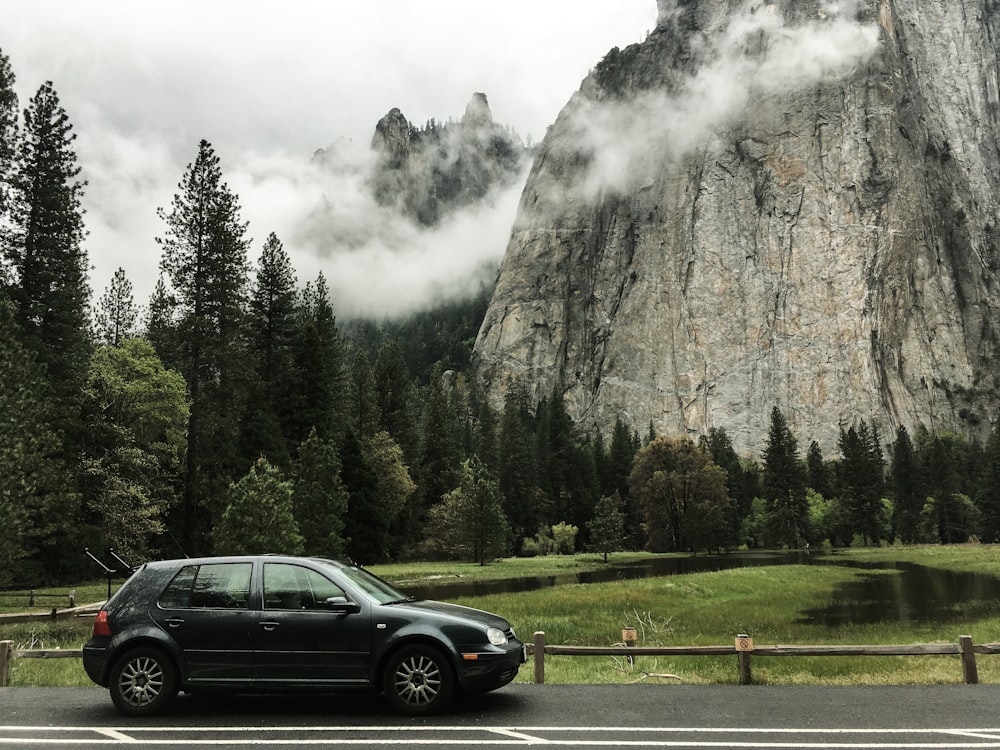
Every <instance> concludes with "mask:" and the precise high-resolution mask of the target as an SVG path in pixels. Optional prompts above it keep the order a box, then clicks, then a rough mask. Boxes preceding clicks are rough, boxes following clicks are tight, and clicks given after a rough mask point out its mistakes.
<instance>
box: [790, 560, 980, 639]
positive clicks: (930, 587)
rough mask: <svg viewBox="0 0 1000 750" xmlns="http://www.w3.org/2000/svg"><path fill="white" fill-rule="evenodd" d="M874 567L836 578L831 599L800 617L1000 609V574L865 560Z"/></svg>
mask: <svg viewBox="0 0 1000 750" xmlns="http://www.w3.org/2000/svg"><path fill="white" fill-rule="evenodd" d="M838 562H839V563H840V564H846V565H850V566H851V567H859V568H865V569H868V570H881V571H888V572H880V573H871V574H868V575H863V576H859V577H858V578H856V579H854V580H851V581H846V582H844V583H841V584H838V585H837V587H836V588H835V589H834V592H833V598H832V600H831V602H830V603H829V604H828V605H826V606H824V607H818V608H815V609H809V610H806V611H805V612H803V613H802V617H800V618H799V620H798V622H801V623H809V624H816V625H826V626H830V627H834V626H838V625H854V624H869V623H879V622H914V623H930V622H933V623H941V624H947V623H950V622H959V621H965V620H969V619H973V618H979V617H986V616H989V615H993V614H1000V579H998V578H996V577H994V576H991V575H984V574H981V573H960V572H956V571H952V570H941V569H938V568H927V567H924V566H923V565H917V564H915V563H903V562H896V563H879V564H862V563H851V562H841V561H838Z"/></svg>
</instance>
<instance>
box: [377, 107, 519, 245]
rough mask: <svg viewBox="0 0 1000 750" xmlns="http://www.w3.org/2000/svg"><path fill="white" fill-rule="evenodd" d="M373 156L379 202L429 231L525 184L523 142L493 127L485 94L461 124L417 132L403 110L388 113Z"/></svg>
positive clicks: (433, 123) (379, 129)
mask: <svg viewBox="0 0 1000 750" xmlns="http://www.w3.org/2000/svg"><path fill="white" fill-rule="evenodd" d="M372 151H373V152H374V153H375V154H376V155H377V158H376V163H375V164H374V167H373V170H372V174H371V177H370V179H369V184H370V186H371V189H372V192H373V194H374V195H375V197H376V199H377V200H378V201H379V202H380V203H381V204H383V205H392V206H397V207H398V208H399V209H400V210H402V211H403V212H404V213H406V214H408V215H409V216H411V217H412V218H414V219H416V220H417V221H419V222H420V223H421V224H424V225H433V224H436V223H437V222H438V221H439V220H440V219H441V218H442V217H443V216H444V215H446V214H447V213H449V212H450V211H454V210H455V209H457V208H461V207H463V206H468V205H470V204H473V203H476V202H477V201H480V200H482V199H483V198H485V197H486V196H487V195H488V194H489V192H490V191H491V190H493V189H497V188H499V189H502V188H504V187H506V186H508V185H511V184H513V183H514V182H515V181H517V180H518V179H522V178H523V172H522V170H521V164H522V161H523V160H524V158H525V153H526V149H525V147H524V145H523V144H522V143H521V139H520V138H519V137H517V136H516V135H515V134H514V133H513V132H512V131H510V130H509V129H508V128H505V127H504V126H502V125H500V124H498V123H496V122H494V120H493V113H492V112H491V111H490V105H489V102H488V101H487V99H486V94H483V93H475V94H473V95H472V99H471V100H470V101H469V103H468V105H467V106H466V108H465V113H464V114H463V115H462V117H461V119H459V120H458V121H457V122H456V121H451V122H447V123H439V122H437V121H434V120H432V121H430V122H428V123H427V124H426V125H425V126H424V127H423V128H417V127H414V126H413V125H412V124H411V123H410V122H409V121H408V120H407V119H406V116H405V115H404V114H403V113H402V112H401V111H400V110H399V109H398V108H393V109H391V110H389V112H388V114H386V115H385V117H383V118H382V119H381V120H379V121H378V124H377V125H376V126H375V134H374V135H373V136H372Z"/></svg>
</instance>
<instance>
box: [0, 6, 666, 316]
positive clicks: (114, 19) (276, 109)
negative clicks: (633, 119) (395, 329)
mask: <svg viewBox="0 0 1000 750" xmlns="http://www.w3.org/2000/svg"><path fill="white" fill-rule="evenodd" d="M0 11H2V13H0V15H2V17H3V34H2V37H0V49H2V51H3V52H4V53H5V54H6V55H7V56H8V57H9V58H10V62H11V66H12V68H13V70H14V73H15V75H16V76H17V89H18V93H19V96H20V98H21V103H22V105H25V104H26V103H27V100H28V98H29V97H30V96H31V95H32V94H33V93H34V91H35V90H36V89H37V87H38V86H39V85H40V84H41V83H42V82H43V81H45V80H52V81H53V82H54V85H55V88H56V91H57V92H58V94H59V96H60V99H61V101H62V103H63V106H64V107H65V108H66V110H67V112H68V114H69V117H70V121H71V122H72V124H73V126H74V131H75V132H76V133H77V135H78V141H77V153H78V157H79V163H80V166H81V167H82V169H83V172H82V175H81V176H82V177H83V178H84V179H86V180H88V183H89V184H88V187H87V188H86V191H85V195H84V207H85V208H86V210H87V216H86V225H87V229H88V230H89V236H88V238H87V241H86V248H87V251H88V253H89V257H90V260H91V263H92V265H93V271H92V273H91V286H92V287H93V289H94V292H95V297H97V296H99V295H100V293H101V292H102V291H103V289H104V288H105V287H106V286H107V284H108V283H109V281H110V279H111V276H112V274H113V273H114V271H115V269H116V268H118V267H119V266H122V267H124V268H125V270H126V273H127V275H128V277H129V279H130V280H131V281H132V283H133V285H134V287H135V293H136V300H137V302H139V303H144V302H145V301H146V300H147V298H148V295H149V292H150V291H151V290H152V287H153V284H154V283H155V280H156V276H157V273H158V270H157V269H158V262H159V249H158V247H157V245H156V243H155V237H156V236H159V235H162V234H163V226H162V222H160V221H159V219H158V218H157V217H156V208H157V207H168V206H169V204H170V201H171V199H172V197H173V195H174V193H175V192H176V191H177V184H178V182H179V181H180V179H181V177H182V175H183V172H184V169H185V167H186V166H187V164H189V163H190V162H191V161H192V160H193V159H194V157H195V155H196V153H197V146H198V142H199V141H200V140H201V139H205V140H208V141H209V142H211V143H212V144H213V147H214V148H215V151H216V153H217V155H218V156H219V158H220V160H221V165H222V169H223V173H224V177H225V179H226V181H227V182H228V184H229V185H230V187H231V188H232V189H233V190H234V192H236V193H237V195H238V196H239V198H240V203H241V205H242V207H243V218H244V219H246V220H248V221H249V222H250V230H249V231H250V235H251V236H253V237H254V238H255V242H254V248H253V252H252V256H253V257H254V258H255V257H256V254H257V253H259V250H260V247H261V245H262V244H263V241H264V239H265V238H266V236H267V235H268V234H269V233H270V232H272V231H273V232H276V233H277V234H278V236H279V237H280V238H281V239H282V241H283V242H284V243H285V246H286V249H288V250H289V252H290V254H291V255H292V256H293V260H294V262H295V263H296V270H297V271H298V275H299V279H300V282H302V283H304V282H305V281H307V280H310V279H312V278H315V275H316V273H318V271H320V270H323V271H324V273H325V274H326V275H327V277H328V278H329V280H330V281H331V288H332V290H333V293H334V304H335V305H336V307H337V310H338V314H341V315H343V314H350V313H351V312H354V311H356V310H358V309H361V308H364V309H366V310H371V311H376V312H382V311H386V312H389V311H392V310H397V309H400V308H403V307H405V308H412V307H413V306H415V305H419V304H421V303H422V302H425V301H426V300H427V299H430V298H432V297H433V296H435V295H438V294H441V293H444V291H445V290H448V289H449V288H452V287H453V286H455V285H456V284H459V283H460V281H459V280H458V279H457V278H456V276H457V275H458V274H460V273H462V272H464V271H465V270H468V269H469V268H471V267H472V266H471V265H470V262H471V260H472V259H477V260H478V261H483V260H485V261H487V262H492V263H494V264H496V263H498V262H499V260H500V257H501V255H502V253H503V249H504V247H505V245H506V241H507V239H508V234H509V229H510V224H511V223H512V220H513V213H514V210H513V208H512V203H513V199H512V198H511V197H510V196H509V195H508V196H503V197H501V198H498V200H497V202H496V203H495V204H494V207H493V208H492V209H491V208H488V207H487V208H484V209H482V212H481V213H480V214H478V215H471V216H468V217H459V218H457V219H455V220H454V221H453V222H452V223H451V224H449V225H447V226H446V227H443V228H442V229H441V231H440V232H439V233H436V234H435V233H429V232H420V231H417V230H414V229H413V228H412V227H407V226H406V225H405V224H398V223H394V222H392V221H388V220H385V218H384V216H383V217H382V221H381V222H380V223H379V224H377V226H378V228H379V232H378V233H377V236H375V237H374V238H373V239H371V240H370V241H367V240H365V238H364V236H363V234H364V232H365V231H368V230H370V228H371V227H372V224H371V223H370V222H371V221H372V217H373V216H378V214H377V212H376V213H373V212H372V211H370V210H369V209H371V208H372V207H371V206H370V205H367V203H366V200H367V199H366V198H365V196H364V195H363V194H358V193H357V192H351V190H352V188H355V189H356V186H357V183H356V180H355V178H354V177H352V176H351V175H346V176H344V177H342V178H340V180H339V182H338V181H337V180H335V179H333V178H330V177H329V176H328V175H326V176H320V175H317V174H316V173H315V170H314V169H312V167H310V165H309V159H310V156H311V155H312V153H313V151H314V150H315V149H317V148H321V147H325V146H327V145H328V144H330V143H332V142H334V141H337V140H338V139H341V140H343V141H344V142H346V143H350V144H352V145H353V146H354V147H355V148H357V149H358V151H359V152H362V153H363V151H364V149H365V148H367V146H368V144H369V142H370V140H371V136H372V133H373V131H374V127H375V123H376V122H377V121H378V119H379V118H381V117H382V116H383V115H384V114H385V113H386V112H387V111H388V110H389V109H391V108H392V107H399V108H400V109H401V110H402V111H403V113H404V114H405V115H406V116H407V117H408V118H409V119H410V120H411V121H412V122H414V123H415V124H417V125H422V124H423V123H424V122H425V121H426V120H428V119H430V118H432V117H433V118H436V119H438V120H447V119H448V118H451V117H455V118H458V117H459V116H461V114H462V112H463V111H464V108H465V105H466V103H467V102H468V101H469V99H470V98H471V96H472V93H473V92H475V91H483V92H486V94H487V95H488V96H489V101H490V105H491V108H492V110H493V114H494V117H495V119H496V120H497V121H498V122H501V123H504V124H509V125H511V126H513V127H514V129H515V130H516V131H517V132H518V133H519V134H520V135H521V136H522V137H525V138H527V137H529V136H530V137H532V138H534V139H535V140H540V139H541V137H542V136H543V135H544V131H545V128H546V127H547V126H548V125H549V124H551V123H552V122H553V121H554V120H555V117H556V115H557V114H558V112H559V111H560V109H561V108H562V107H563V105H564V104H565V103H566V101H567V100H568V99H569V98H570V96H571V95H572V93H573V92H574V91H575V90H576V89H577V88H578V87H579V84H580V82H581V80H582V79H583V78H584V77H585V76H586V74H587V72H588V70H589V69H590V68H591V67H592V66H593V65H595V64H596V63H597V61H598V60H600V59H601V58H602V57H603V56H604V55H605V54H606V53H607V51H608V50H609V49H611V48H612V47H614V46H620V47H624V46H626V45H628V44H632V43H635V42H639V41H642V39H643V38H644V37H645V35H646V33H647V32H648V31H650V30H651V29H652V27H653V24H654V20H655V4H654V0H617V1H616V2H614V3H583V4H581V3H579V2H576V1H575V0H553V2H546V3H537V2H532V1H530V0H510V2H507V3H504V4H502V5H496V4H486V3H478V2H468V1H467V0H425V1H424V2H421V3H414V2H410V1H409V0H380V1H379V2H377V3H362V2H358V3H345V2H339V1H337V2H330V1H328V0H293V2H288V3H279V2H276V0H269V1H267V2H265V1H264V0H212V2H202V0H170V2H163V3H153V2H121V1H120V0H87V2H80V1H79V0H31V2H24V1H23V0H0ZM359 158H360V157H359ZM327 203H328V204H331V205H333V206H334V215H335V216H337V217H339V218H338V221H339V222H340V225H341V226H342V228H343V235H342V237H343V239H344V240H345V242H346V244H342V243H341V242H340V240H339V239H338V240H337V241H334V242H332V243H331V245H332V246H329V245H328V246H325V247H321V248H318V247H317V246H316V243H315V242H314V241H313V240H312V239H310V236H309V235H308V234H307V233H304V232H303V231H302V222H303V221H304V220H305V217H308V216H310V215H312V213H313V211H314V210H315V209H316V207H317V206H321V205H324V204H327ZM504 223H506V226H504ZM366 242H367V244H366ZM394 242H401V243H405V244H403V245H401V246H399V247H396V246H394V245H393V244H392V243H394ZM351 243H353V246H355V247H356V246H357V245H358V244H362V245H365V246H366V248H367V249H366V251H365V252H362V251H357V250H356V251H354V252H347V251H346V249H345V248H346V247H349V246H352V244H351ZM470 248H471V249H470ZM317 253H319V254H317ZM431 253H434V255H433V256H432V255H431ZM449 253H451V254H450V255H449ZM482 255H485V258H484V257H480V256H482ZM435 270H436V271H437V273H438V277H434V278H432V277H433V276H434V273H433V272H435ZM337 279H343V280H344V285H343V287H338V285H337V284H338V282H337ZM418 280H419V282H420V283H417V281H418ZM361 290H366V291H364V292H362V291H361ZM381 295H385V300H384V301H382V300H380V296H381Z"/></svg>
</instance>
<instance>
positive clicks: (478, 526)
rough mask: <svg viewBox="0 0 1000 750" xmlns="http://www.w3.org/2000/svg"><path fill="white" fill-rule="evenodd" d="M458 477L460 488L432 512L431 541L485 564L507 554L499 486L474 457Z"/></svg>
mask: <svg viewBox="0 0 1000 750" xmlns="http://www.w3.org/2000/svg"><path fill="white" fill-rule="evenodd" d="M459 476H460V481H459V485H458V486H457V487H456V488H455V489H453V490H452V491H450V492H448V493H446V494H445V496H444V497H443V498H442V500H441V502H440V503H437V504H436V505H435V506H434V508H433V509H432V512H431V524H430V532H431V535H432V542H434V544H435V545H437V546H444V547H446V548H447V551H448V552H450V553H451V554H453V555H458V556H463V557H468V558H471V559H472V560H474V561H475V562H477V563H479V564H480V565H485V564H486V562H487V561H488V560H492V559H493V558H495V557H497V556H498V555H501V554H503V553H504V552H506V550H507V547H508V544H509V539H510V526H509V524H508V522H507V517H506V515H505V514H504V512H503V498H502V495H501V492H500V485H499V483H498V482H497V480H496V479H495V478H494V477H493V476H492V475H491V474H490V472H489V469H487V468H486V467H485V466H484V465H483V463H482V462H481V461H480V460H479V459H478V458H476V457H475V456H473V457H471V458H469V459H467V460H466V461H465V462H463V464H462V468H461V472H460V474H459Z"/></svg>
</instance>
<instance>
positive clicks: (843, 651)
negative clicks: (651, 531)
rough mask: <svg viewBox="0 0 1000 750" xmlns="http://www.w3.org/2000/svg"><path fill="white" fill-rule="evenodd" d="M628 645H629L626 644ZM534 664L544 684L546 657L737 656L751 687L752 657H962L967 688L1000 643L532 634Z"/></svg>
mask: <svg viewBox="0 0 1000 750" xmlns="http://www.w3.org/2000/svg"><path fill="white" fill-rule="evenodd" d="M626 644H628V641H626ZM528 653H529V654H531V655H532V657H533V660H534V669H535V671H534V679H535V682H536V683H538V684H542V683H544V682H545V657H546V656H619V657H626V658H629V659H630V660H631V659H634V658H635V657H637V656H729V655H735V656H736V664H737V669H738V671H739V678H740V684H741V685H750V684H752V682H753V677H752V674H751V669H750V659H751V655H753V656H928V655H957V656H960V657H961V663H962V677H963V679H964V681H965V683H966V684H969V685H975V684H978V683H979V671H978V668H977V666H976V654H1000V643H983V644H978V645H977V644H974V643H973V642H972V636H970V635H963V636H961V637H959V640H958V643H911V644H906V645H884V644H883V645H877V646H864V645H804V646H753V645H752V641H750V640H749V639H748V637H747V636H746V635H743V634H740V635H737V636H736V639H735V643H734V644H733V645H732V646H630V645H626V646H625V647H622V646H621V645H618V646H550V645H548V644H547V643H546V641H545V633H544V632H542V631H539V632H537V633H535V634H534V638H533V640H532V643H531V644H529V645H528Z"/></svg>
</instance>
